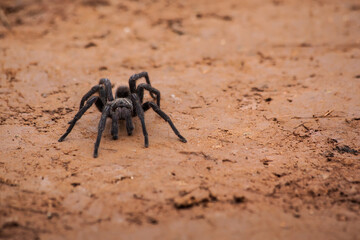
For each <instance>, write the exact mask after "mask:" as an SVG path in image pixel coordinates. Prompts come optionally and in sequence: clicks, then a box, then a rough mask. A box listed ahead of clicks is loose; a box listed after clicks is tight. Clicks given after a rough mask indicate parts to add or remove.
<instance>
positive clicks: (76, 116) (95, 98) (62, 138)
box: [58, 96, 99, 142]
mask: <svg viewBox="0 0 360 240" xmlns="http://www.w3.org/2000/svg"><path fill="white" fill-rule="evenodd" d="M98 99H99V97H97V96H93V97H91V98H90V99H89V100H88V101H87V102H86V104H85V106H83V107H81V108H80V110H79V111H78V112H77V113H76V115H75V117H74V118H73V119H72V120H71V121H70V122H69V124H70V126H69V127H68V129H67V130H66V132H65V133H64V135H62V136H61V137H60V138H59V140H58V141H59V142H62V141H64V139H65V138H66V137H67V135H69V133H70V132H71V130H72V129H73V127H74V126H75V123H76V122H77V121H78V120H79V119H80V118H81V117H82V115H84V113H85V112H86V111H87V110H88V109H89V108H90V107H91V106H92V105H93V104H94V103H95V102H96V101H97V100H98Z"/></svg>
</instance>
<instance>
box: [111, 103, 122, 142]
mask: <svg viewBox="0 0 360 240" xmlns="http://www.w3.org/2000/svg"><path fill="white" fill-rule="evenodd" d="M110 111H111V115H112V125H111V135H112V137H113V139H114V140H117V139H118V138H119V119H120V115H121V113H120V111H121V109H120V108H116V109H115V110H112V109H111V110H110Z"/></svg>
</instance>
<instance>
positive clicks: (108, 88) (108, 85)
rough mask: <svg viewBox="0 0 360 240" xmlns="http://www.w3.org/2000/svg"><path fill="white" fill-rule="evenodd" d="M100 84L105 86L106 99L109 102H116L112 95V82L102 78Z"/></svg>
mask: <svg viewBox="0 0 360 240" xmlns="http://www.w3.org/2000/svg"><path fill="white" fill-rule="evenodd" d="M99 84H104V86H105V93H106V97H107V100H108V101H112V100H114V96H113V94H112V89H111V82H110V80H109V79H108V78H101V79H100V81H99Z"/></svg>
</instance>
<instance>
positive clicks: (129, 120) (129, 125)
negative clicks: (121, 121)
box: [123, 108, 134, 136]
mask: <svg viewBox="0 0 360 240" xmlns="http://www.w3.org/2000/svg"><path fill="white" fill-rule="evenodd" d="M123 116H124V118H125V122H126V131H127V134H128V136H130V135H132V132H133V130H134V124H133V121H132V117H131V111H130V109H128V108H123Z"/></svg>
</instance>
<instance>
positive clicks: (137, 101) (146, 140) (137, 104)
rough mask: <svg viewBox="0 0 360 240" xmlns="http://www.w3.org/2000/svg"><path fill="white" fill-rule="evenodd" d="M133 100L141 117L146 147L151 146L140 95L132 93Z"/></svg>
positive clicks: (137, 113)
mask: <svg viewBox="0 0 360 240" xmlns="http://www.w3.org/2000/svg"><path fill="white" fill-rule="evenodd" d="M131 100H132V101H133V103H135V111H136V115H137V116H138V117H139V119H140V121H141V127H142V130H143V134H144V138H145V147H149V138H148V133H147V131H146V126H145V117H144V110H143V109H142V106H141V103H140V101H139V97H138V95H137V94H136V93H133V94H131Z"/></svg>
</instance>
